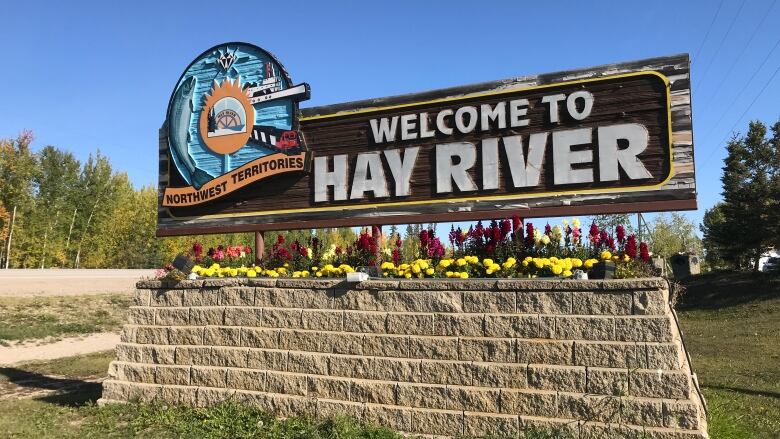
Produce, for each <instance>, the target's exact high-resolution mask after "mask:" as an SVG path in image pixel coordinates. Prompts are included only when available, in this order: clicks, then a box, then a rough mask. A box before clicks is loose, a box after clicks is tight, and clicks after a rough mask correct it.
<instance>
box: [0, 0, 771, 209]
mask: <svg viewBox="0 0 780 439" xmlns="http://www.w3.org/2000/svg"><path fill="white" fill-rule="evenodd" d="M774 3H775V2H774V1H773V0H762V1H759V0H750V1H747V0H741V1H740V0H738V1H722V2H721V1H719V0H714V1H654V2H638V1H637V2H632V1H602V2H533V3H530V2H528V3H526V2H517V1H513V2H491V1H483V2H479V7H478V8H475V3H474V2H465V1H464V2H458V1H437V2H434V1H430V2H421V1H393V2H386V3H379V2H365V1H335V2H307V3H304V2H294V1H283V2H259V1H254V2H240V1H235V2H201V1H189V2H165V1H156V2H147V1H133V2H97V1H96V2H76V1H74V2H67V3H60V2H56V3H55V2H51V3H45V2H37V1H30V0H27V1H24V2H10V3H8V4H5V5H4V6H3V20H2V21H3V23H2V26H0V54H2V55H0V84H2V86H3V88H2V91H0V102H2V103H1V104H0V121H2V122H0V138H6V137H13V136H15V135H16V134H17V133H18V132H19V131H20V130H22V129H31V130H33V131H34V132H35V134H36V141H35V143H34V146H35V147H36V148H40V147H42V146H45V145H48V144H51V145H55V146H57V147H60V148H64V149H67V150H70V151H72V152H74V153H75V154H76V155H77V157H79V158H80V159H85V158H86V157H87V156H88V154H89V153H90V152H92V151H95V150H96V149H98V148H99V149H100V150H101V151H102V152H103V153H105V154H106V155H108V156H109V157H110V158H111V160H112V162H113V163H114V165H115V167H116V168H118V169H121V170H125V171H127V173H128V174H129V176H130V178H131V180H132V181H133V182H134V183H135V184H136V185H137V186H141V185H148V184H156V180H157V174H156V172H157V154H156V150H157V130H158V128H159V127H160V125H161V124H162V122H163V119H164V117H165V109H166V105H167V101H168V98H169V96H170V93H171V90H172V88H173V86H174V84H175V82H176V80H177V79H178V77H179V75H180V74H181V72H182V71H183V70H184V68H185V67H186V66H187V65H188V63H189V62H190V61H191V60H192V59H193V58H194V57H195V56H197V55H198V54H199V53H200V52H202V51H203V50H205V49H207V48H208V47H211V46H212V45H214V44H218V43H221V42H225V41H247V42H251V43H254V44H256V45H259V46H261V47H263V48H265V49H267V50H269V51H271V52H272V53H274V54H276V55H277V56H278V57H279V59H280V60H281V62H282V63H283V64H284V65H285V66H286V68H287V69H288V71H289V72H290V73H291V75H292V77H293V80H294V81H295V82H301V81H306V82H308V83H309V84H310V85H311V87H312V98H311V100H310V101H308V102H305V103H304V104H303V106H315V105H322V104H330V103H336V102H344V101H350V100H355V99H364V98H370V97H380V96H388V95H393V94H400V93H411V92H417V91H423V90H429V89H434V88H441V87H449V86H454V85H462V84H469V83H474V82H480V81H488V80H494V79H502V78H507V77H512V76H519V75H525V74H534V73H544V72H550V71H556V70H562V69H572V68H580V67H588V66H593V65H598V64H603V63H611V62H620V61H630V60H635V59H641V58H647V57H653V56H661V55H670V54H676V53H681V52H688V53H690V55H691V57H692V58H693V60H692V79H693V114H694V142H695V154H696V165H697V180H698V181H697V183H698V191H699V206H700V209H699V211H697V212H693V213H691V214H690V217H691V218H692V219H693V220H695V221H696V222H698V221H700V219H701V216H702V215H703V212H704V209H706V208H709V207H710V206H712V205H713V204H714V203H715V202H717V200H718V199H719V198H720V181H719V178H720V173H721V169H720V168H721V165H722V161H721V160H722V158H723V157H724V155H725V150H724V143H725V140H726V139H727V138H728V136H729V134H730V133H731V130H732V129H734V130H736V131H740V130H741V131H744V130H745V127H746V126H747V122H748V121H749V120H751V119H760V120H763V121H765V122H767V123H773V122H774V121H776V120H778V117H780V106H779V105H777V102H778V97H780V74H777V75H776V76H775V77H774V79H773V80H772V81H771V82H768V81H769V79H770V78H771V77H772V75H773V73H775V72H776V69H778V68H779V67H780V47H777V48H776V49H775V50H774V51H773V52H770V51H772V49H773V47H776V43H777V42H778V41H780V26H777V23H779V22H780V5H776V4H774ZM65 5H67V6H65ZM719 5H720V6H719ZM716 12H717V16H716ZM713 19H714V21H713ZM762 20H763V22H762ZM711 23H713V24H712V26H710V24H711ZM759 24H760V26H759ZM708 30H709V33H708ZM705 36H706V39H705ZM751 38H752V39H751ZM762 63H764V65H763V67H762V68H761V69H759V70H757V69H758V68H759V67H760V66H761V64H762ZM751 78H752V81H751V82H750V83H748V81H749V80H751ZM767 84H768V85H767ZM765 85H766V88H765V89H764V90H763V92H762V93H760V94H759V92H760V91H761V89H762V88H763V87H764V86H765ZM754 99H755V101H754ZM751 103H752V106H751ZM743 114H744V117H742V116H743Z"/></svg>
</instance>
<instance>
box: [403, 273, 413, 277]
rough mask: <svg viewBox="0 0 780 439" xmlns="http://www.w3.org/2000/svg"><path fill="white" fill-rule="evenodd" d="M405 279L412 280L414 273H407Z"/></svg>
mask: <svg viewBox="0 0 780 439" xmlns="http://www.w3.org/2000/svg"><path fill="white" fill-rule="evenodd" d="M404 277H405V278H407V279H411V278H412V273H409V272H407V273H406V274H405V275H404Z"/></svg>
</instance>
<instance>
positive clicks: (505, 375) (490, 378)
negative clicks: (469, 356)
mask: <svg viewBox="0 0 780 439" xmlns="http://www.w3.org/2000/svg"><path fill="white" fill-rule="evenodd" d="M527 366H528V365H527V364H525V363H523V364H501V363H481V362H474V364H473V383H472V385H474V386H479V387H503V388H512V389H524V388H526V387H527V386H528V371H527Z"/></svg>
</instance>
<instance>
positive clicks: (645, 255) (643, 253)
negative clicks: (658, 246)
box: [639, 242, 650, 262]
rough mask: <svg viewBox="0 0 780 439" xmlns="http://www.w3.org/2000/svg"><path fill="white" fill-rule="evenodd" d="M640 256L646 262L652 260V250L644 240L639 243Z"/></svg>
mask: <svg viewBox="0 0 780 439" xmlns="http://www.w3.org/2000/svg"><path fill="white" fill-rule="evenodd" d="M639 257H640V258H641V259H642V260H643V261H645V262H650V251H649V250H648V249H647V244H645V243H644V242H640V243H639Z"/></svg>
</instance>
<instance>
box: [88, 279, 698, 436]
mask: <svg viewBox="0 0 780 439" xmlns="http://www.w3.org/2000/svg"><path fill="white" fill-rule="evenodd" d="M680 337H681V334H680V333H679V331H678V330H677V326H676V322H675V319H674V316H673V314H672V311H671V309H670V307H669V304H668V292H667V289H666V283H665V281H663V280H661V279H638V280H614V281H611V280H610V281H594V280H591V281H548V280H509V279H507V280H482V279H473V280H455V281H452V280H418V281H415V280H402V281H396V280H393V281H386V280H369V281H366V282H362V283H358V284H347V283H346V282H343V281H334V280H298V279H279V280H272V279H217V280H203V281H183V282H180V283H178V284H176V285H170V284H166V283H162V282H157V281H143V282H139V284H138V288H137V291H136V300H135V306H133V307H132V308H131V310H130V313H129V321H128V324H127V325H126V326H125V327H124V328H123V332H122V343H120V344H119V345H118V346H117V348H116V355H117V358H116V361H114V362H112V363H111V365H110V370H109V379H108V380H106V381H105V382H104V391H103V399H102V402H113V401H151V400H157V399H162V400H165V401H168V402H171V403H178V404H189V405H194V406H209V405H213V404H216V403H218V402H220V401H223V400H227V399H233V400H235V401H239V402H242V403H248V404H254V405H258V406H260V407H261V408H263V409H266V410H271V411H274V412H276V413H277V414H278V415H280V416H292V415H302V414H308V415H313V416H318V417H328V416H331V415H336V414H348V415H351V416H353V417H355V418H357V419H359V420H361V421H364V422H367V423H375V424H380V425H384V426H387V427H390V428H393V429H396V430H398V431H401V432H408V433H417V434H435V435H444V436H482V435H498V436H508V437H517V436H520V437H522V436H523V433H524V432H526V431H528V430H530V429H545V430H549V429H553V430H561V431H565V432H566V433H567V434H568V435H569V436H570V437H580V438H588V437H613V436H614V437H650V438H702V437H706V436H707V434H706V423H705V416H704V411H703V401H702V400H701V399H700V396H699V393H698V392H697V389H696V386H695V381H694V380H692V378H693V377H692V374H691V370H690V366H689V364H688V362H687V358H686V355H685V353H684V351H683V345H682V341H681V338H680Z"/></svg>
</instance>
